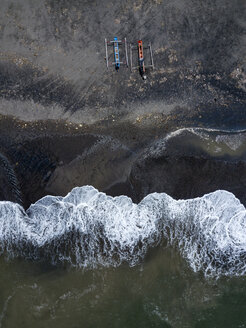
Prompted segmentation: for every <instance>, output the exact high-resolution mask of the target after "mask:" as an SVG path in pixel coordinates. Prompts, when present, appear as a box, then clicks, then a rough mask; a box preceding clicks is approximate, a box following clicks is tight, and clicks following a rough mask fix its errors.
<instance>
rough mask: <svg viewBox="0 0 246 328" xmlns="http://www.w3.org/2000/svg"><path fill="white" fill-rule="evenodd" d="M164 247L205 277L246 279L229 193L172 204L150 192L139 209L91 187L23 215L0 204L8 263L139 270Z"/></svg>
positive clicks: (0, 239) (239, 225)
mask: <svg viewBox="0 0 246 328" xmlns="http://www.w3.org/2000/svg"><path fill="white" fill-rule="evenodd" d="M163 240H166V241H167V242H168V244H169V245H170V246H174V247H177V248H178V249H179V252H180V253H181V254H182V256H183V257H184V258H185V259H186V260H187V261H188V263H189V265H190V267H191V268H192V269H193V270H194V271H195V272H197V271H202V272H203V273H204V274H205V275H206V276H209V275H210V276H219V275H244V274H245V273H246V211H245V207H244V206H243V205H242V204H241V203H240V201H239V200H238V199H237V198H236V197H235V196H234V195H233V194H232V193H229V192H227V191H222V190H218V191H216V192H213V193H210V194H207V195H204V196H203V197H201V198H195V199H190V200H178V201H177V200H174V199H173V198H171V197H170V196H168V195H167V194H165V193H153V194H150V195H148V196H147V197H145V198H144V199H143V200H142V201H141V202H140V203H139V204H138V205H137V204H134V203H133V202H132V200H131V199H130V198H128V197H126V196H119V197H111V196H107V195H106V194H104V193H101V192H99V191H98V190H96V189H95V188H93V187H91V186H84V187H77V188H74V189H73V190H72V191H71V192H70V193H69V194H68V195H67V196H66V197H57V196H46V197H44V198H42V199H40V200H39V201H37V202H36V203H35V204H33V205H31V206H30V208H29V209H28V210H27V211H26V212H25V210H24V209H23V207H21V206H20V205H19V204H16V203H12V202H7V201H4V202H0V247H1V253H2V254H5V255H6V256H7V257H10V258H11V257H16V256H22V257H25V258H28V259H37V260H40V259H48V260H49V261H51V263H53V264H57V263H60V262H62V263H66V262H68V263H70V264H72V265H75V266H79V267H94V266H97V265H104V266H111V265H113V266H117V265H119V264H121V263H122V262H128V263H129V265H131V266H133V265H136V264H137V263H139V261H140V260H141V259H142V258H143V257H144V255H145V254H146V252H147V250H148V249H149V248H150V247H154V246H156V245H158V244H159V243H161V242H162V241H163Z"/></svg>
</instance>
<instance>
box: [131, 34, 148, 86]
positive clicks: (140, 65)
mask: <svg viewBox="0 0 246 328" xmlns="http://www.w3.org/2000/svg"><path fill="white" fill-rule="evenodd" d="M144 49H147V50H148V51H149V54H150V64H149V65H147V66H146V65H145V63H144V60H145V58H144V54H143V50H144ZM132 50H137V51H138V65H137V66H133V65H132ZM130 61H131V70H134V69H139V73H140V75H141V76H142V78H143V79H144V80H146V77H147V76H146V67H151V68H152V69H154V62H153V55H152V48H151V44H149V45H148V47H145V48H144V47H143V41H142V40H139V41H138V46H137V47H133V46H132V45H130Z"/></svg>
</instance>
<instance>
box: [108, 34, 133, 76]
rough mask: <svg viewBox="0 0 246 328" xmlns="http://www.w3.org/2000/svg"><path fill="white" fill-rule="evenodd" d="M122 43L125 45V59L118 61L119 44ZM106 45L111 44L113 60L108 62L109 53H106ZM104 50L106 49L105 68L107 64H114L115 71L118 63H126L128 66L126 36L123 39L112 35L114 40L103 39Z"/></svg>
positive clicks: (118, 65) (118, 66)
mask: <svg viewBox="0 0 246 328" xmlns="http://www.w3.org/2000/svg"><path fill="white" fill-rule="evenodd" d="M123 43H124V45H125V61H124V62H123V61H120V46H121V45H122V44H123ZM108 46H113V54H114V61H113V62H112V63H109V54H108ZM105 50H106V65H107V68H108V67H109V65H114V66H115V69H116V71H118V69H119V68H120V65H121V64H122V65H126V66H127V67H128V54H127V42H126V38H125V39H124V41H121V40H118V38H117V37H114V40H112V41H107V39H105Z"/></svg>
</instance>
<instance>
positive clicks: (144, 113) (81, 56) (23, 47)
mask: <svg viewBox="0 0 246 328" xmlns="http://www.w3.org/2000/svg"><path fill="white" fill-rule="evenodd" d="M245 14H246V8H245V2H244V1H227V0H217V1H212V2H211V1H202V0H199V1H192V0H186V1H185V0H183V1H178V0H177V1H161V0H160V1H159V0H158V1H157V0H152V1H140V0H139V1H118V2H116V1H114V2H112V1H108V0H106V1H76V0H72V1H66V0H63V1H59V2H57V1H51V0H48V1H45V2H44V1H37V0H34V1H33V0H32V1H31V0H30V1H28V0H18V1H17V0H16V1H9V0H3V1H2V2H1V12H0V42H1V51H0V114H2V116H1V120H0V150H1V154H2V155H1V156H2V157H1V158H4V161H1V162H0V168H1V169H0V182H1V186H2V187H1V190H0V197H1V199H7V200H13V201H17V202H21V200H22V201H23V204H24V205H25V207H27V206H29V205H30V203H32V202H34V201H35V200H37V199H39V198H40V197H42V196H44V195H46V194H59V195H64V194H66V193H67V192H69V191H70V190H71V189H72V188H73V187H75V186H78V185H84V184H92V185H94V186H95V187H97V188H99V190H103V191H106V192H107V193H109V194H112V195H117V194H122V193H123V194H127V195H129V196H131V197H132V198H133V199H134V200H135V201H139V200H140V199H141V198H142V197H143V196H145V195H146V194H147V193H148V192H153V191H166V192H168V193H169V194H171V195H172V196H174V197H177V198H184V197H195V196H198V195H201V194H203V193H206V192H209V191H212V190H215V189H220V188H224V189H227V190H230V191H232V192H234V193H235V194H236V195H237V196H238V197H239V198H240V199H241V200H242V201H244V196H243V190H244V189H245V177H244V175H245V173H244V172H245V158H244V156H243V155H240V156H241V157H240V156H238V153H237V151H238V149H236V150H234V152H232V153H231V154H230V156H229V158H228V156H227V155H223V156H220V158H217V156H216V152H212V153H210V154H209V155H208V154H207V153H206V152H205V153H204V152H202V151H201V150H200V148H199V147H203V146H201V145H200V146H199V147H198V148H197V149H195V150H194V149H193V148H192V147H191V146H189V147H187V148H184V149H183V150H182V151H181V150H180V151H179V152H177V151H176V152H175V149H176V148H179V145H180V144H181V145H182V142H183V140H184V139H182V138H180V139H178V140H177V141H175V145H174V146H173V147H169V148H168V150H165V149H162V150H161V151H160V154H159V155H158V156H159V158H158V159H156V158H155V159H153V154H152V152H151V149H152V148H151V147H152V143H153V142H155V141H158V140H159V139H160V140H162V139H163V138H164V137H165V136H166V134H167V133H168V132H170V131H174V130H176V129H178V128H182V127H190V126H192V127H206V128H218V129H229V130H237V129H243V128H244V127H245V126H246V115H245V103H246V102H245V101H246V97H245V95H246V92H245V91H246V86H245V81H246V75H245V68H246V64H245V63H246V62H245V55H246V48H245V27H246V24H245ZM114 35H117V36H119V37H125V36H126V37H127V38H128V41H131V42H134V41H136V40H138V39H140V38H141V39H143V40H144V42H146V43H147V42H150V41H151V43H152V47H153V50H154V61H155V66H156V69H155V70H154V71H153V72H152V71H148V78H147V81H145V82H144V81H143V80H142V79H141V77H140V76H139V75H138V73H137V72H135V73H130V70H129V69H128V70H127V69H124V68H122V69H120V71H119V72H115V71H114V70H113V69H109V70H108V71H107V70H106V65H105V60H104V56H105V54H104V37H107V38H112V37H113V36H114ZM218 134H219V132H218ZM232 139H233V138H232ZM175 140H176V139H175ZM233 140H234V141H232V143H233V142H236V141H235V138H234V139H233ZM192 142H196V141H195V140H193V141H192ZM192 142H191V144H192ZM204 142H205V141H204ZM243 144H244V141H243ZM190 147H191V148H190ZM181 148H182V146H181ZM232 148H233V147H232ZM142 152H144V154H145V156H146V154H148V156H147V157H148V158H147V159H146V160H144V161H143V160H142ZM218 172H219V173H220V174H218ZM225 175H226V176H230V179H227V180H226V181H225V179H224V176H225ZM8 180H9V181H10V182H9V183H10V184H8V183H7V181H8Z"/></svg>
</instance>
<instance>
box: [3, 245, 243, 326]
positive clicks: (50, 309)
mask: <svg viewBox="0 0 246 328" xmlns="http://www.w3.org/2000/svg"><path fill="white" fill-rule="evenodd" d="M0 281H1V283H0V289H1V299H0V327H17V326H18V327H34V326H35V327H59V328H62V327H64V328H65V327H122V328H123V327H146V328H147V327H228V328H229V327H230V328H231V327H245V325H246V312H245V305H246V296H245V295H246V280H245V278H244V277H241V278H227V279H225V278H221V279H219V280H208V279H205V278H204V277H203V276H202V275H200V274H194V273H193V272H192V271H191V270H190V269H189V268H188V266H187V264H186V263H185V262H184V260H183V259H182V258H180V256H179V255H178V253H177V252H176V251H174V250H173V249H168V248H164V247H159V248H157V249H155V250H152V251H151V252H150V253H149V254H148V255H147V257H146V258H145V260H144V262H143V263H142V264H140V265H138V266H136V267H132V268H130V267H129V266H128V265H124V264H123V265H121V266H120V267H118V268H112V267H111V268H98V269H94V270H86V271H82V270H76V269H71V268H69V269H64V268H63V269H62V268H57V267H49V266H46V265H41V264H38V263H30V262H27V261H22V260H14V261H11V262H6V261H3V260H1V271H0Z"/></svg>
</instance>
